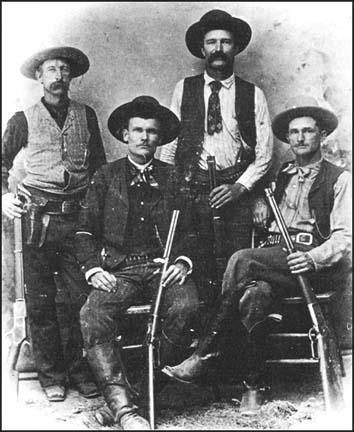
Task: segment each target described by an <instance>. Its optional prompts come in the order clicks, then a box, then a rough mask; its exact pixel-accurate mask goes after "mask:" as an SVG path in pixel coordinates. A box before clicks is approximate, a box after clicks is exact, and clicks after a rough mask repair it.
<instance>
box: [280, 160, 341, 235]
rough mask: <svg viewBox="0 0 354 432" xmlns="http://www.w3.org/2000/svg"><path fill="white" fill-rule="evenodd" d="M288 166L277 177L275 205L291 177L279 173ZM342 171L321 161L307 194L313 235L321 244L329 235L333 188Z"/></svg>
mask: <svg viewBox="0 0 354 432" xmlns="http://www.w3.org/2000/svg"><path fill="white" fill-rule="evenodd" d="M290 163H293V162H290ZM288 164H289V162H286V163H285V164H284V165H283V166H282V168H281V170H280V174H279V176H278V180H277V186H276V189H275V191H274V197H275V200H276V201H277V203H280V200H281V198H282V196H283V194H284V191H285V188H286V187H287V185H288V183H289V181H290V177H291V176H290V175H288V174H286V173H282V172H281V171H282V170H283V169H284V168H285V166H286V165H288ZM343 171H344V170H343V169H342V168H339V167H337V166H336V165H333V164H332V163H330V162H328V161H326V160H323V162H322V164H321V168H320V171H319V173H318V175H317V177H316V178H315V181H314V182H313V184H312V187H311V189H310V192H309V197H308V200H309V207H310V211H311V214H312V216H313V217H314V218H315V221H316V231H317V232H316V231H315V235H317V236H318V239H319V240H320V241H321V242H323V241H325V240H326V239H327V238H328V237H329V235H330V214H331V211H332V208H333V203H334V189H333V187H334V184H335V183H336V181H337V179H338V177H339V176H340V175H341V174H342V172H343Z"/></svg>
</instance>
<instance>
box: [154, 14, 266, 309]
mask: <svg viewBox="0 0 354 432" xmlns="http://www.w3.org/2000/svg"><path fill="white" fill-rule="evenodd" d="M250 39H251V28H250V26H249V25H248V24H247V23H246V22H245V21H243V20H241V19H239V18H235V17H232V16H231V15H229V14H228V13H226V12H224V11H221V10H212V11H209V12H208V13H206V14H205V15H203V16H202V18H201V19H200V21H198V22H197V23H194V24H193V25H191V26H190V27H189V29H188V30H187V33H186V44H187V47H188V49H189V50H190V52H191V53H192V54H193V55H194V56H196V57H198V58H202V59H204V60H205V72H204V73H203V74H201V75H197V76H192V77H188V78H186V79H184V80H182V81H180V82H178V83H177V85H176V88H175V91H174V94H173V97H172V104H171V109H172V111H173V112H175V114H176V115H177V116H178V117H179V118H180V119H181V133H180V135H179V137H178V139H177V140H176V141H174V142H173V143H171V144H168V145H166V146H164V147H163V148H162V150H161V153H160V155H159V157H160V159H161V160H163V161H165V162H169V163H175V165H176V168H177V172H178V174H179V177H180V181H181V188H184V189H185V190H186V192H187V193H188V195H189V200H190V206H191V213H192V215H193V220H194V224H195V228H196V230H197V231H198V232H199V236H198V250H197V251H195V256H194V262H195V273H194V274H195V278H197V280H198V281H199V290H200V295H201V297H203V298H204V299H206V300H209V301H210V302H212V300H213V298H215V295H217V289H215V279H216V272H215V270H216V264H215V263H216V261H215V256H214V252H213V245H214V241H215V240H214V235H213V226H212V223H211V221H212V209H217V210H218V211H219V214H220V216H221V219H222V221H223V223H224V232H223V238H222V239H219V241H220V242H222V244H223V245H224V261H225V263H226V262H227V259H228V258H229V257H230V256H231V254H232V253H233V252H235V251H236V250H239V249H242V248H245V247H249V246H250V242H251V225H252V207H253V205H254V204H255V203H256V202H257V200H255V199H254V198H255V197H256V193H255V187H256V185H260V182H261V181H262V178H263V177H264V175H265V174H266V172H267V171H268V169H269V168H270V164H271V158H272V149H273V141H272V133H271V128H270V119H269V114H268V108H267V103H266V100H265V97H264V94H263V92H262V90H260V89H259V88H258V87H256V86H255V85H254V84H251V83H249V82H247V81H245V80H243V79H241V78H239V77H238V76H237V75H235V74H234V70H233V65H234V58H235V56H236V55H238V54H239V53H241V51H243V50H244V49H245V48H246V46H247V45H248V43H249V41H250ZM208 156H214V157H215V161H216V180H217V187H215V188H214V189H213V190H212V191H211V192H210V189H209V181H208V166H207V158H208ZM256 214H257V212H255V215H256ZM255 217H256V218H257V219H258V220H262V221H263V222H264V221H265V215H263V214H257V215H256V216H255Z"/></svg>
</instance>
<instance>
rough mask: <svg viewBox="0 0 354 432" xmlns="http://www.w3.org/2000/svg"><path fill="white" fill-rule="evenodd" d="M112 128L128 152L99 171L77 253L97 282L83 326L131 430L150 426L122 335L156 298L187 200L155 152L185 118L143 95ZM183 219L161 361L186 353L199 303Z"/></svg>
mask: <svg viewBox="0 0 354 432" xmlns="http://www.w3.org/2000/svg"><path fill="white" fill-rule="evenodd" d="M108 128H109V130H110V132H111V133H112V135H113V136H114V137H115V138H117V139H119V140H120V141H123V142H125V143H127V145H128V156H127V157H125V158H123V159H119V160H117V161H115V162H112V163H109V164H107V165H105V166H104V167H102V168H101V169H99V170H98V171H97V173H96V174H95V176H94V177H93V180H92V182H91V184H90V187H89V190H88V193H87V196H86V200H85V205H84V207H83V209H82V211H81V213H80V221H79V230H78V231H77V233H76V248H77V252H76V256H77V258H78V260H79V262H80V263H81V265H82V267H81V269H82V271H83V272H84V274H85V277H86V279H87V281H88V282H89V283H90V284H91V285H92V286H93V288H94V289H93V291H92V292H91V294H90V295H89V297H88V299H87V301H86V303H85V305H84V307H83V308H82V310H81V327H82V332H83V337H84V345H85V348H86V351H87V356H88V360H89V362H90V365H91V368H92V370H93V371H94V373H95V375H96V379H97V382H98V384H99V385H100V389H101V391H102V393H103V395H104V398H105V400H106V402H107V405H108V407H109V409H110V411H111V414H112V415H113V421H114V422H115V423H117V424H119V425H120V426H121V427H122V429H124V430H131V429H134V430H141V429H144V430H145V429H150V427H149V423H148V422H147V421H146V420H145V419H144V418H143V417H141V416H140V415H138V413H137V408H138V407H137V406H136V405H134V404H133V402H132V393H131V392H130V388H129V386H128V384H127V379H126V376H125V373H124V365H123V363H122V359H121V357H120V351H119V347H118V344H117V336H118V335H119V334H120V333H119V332H120V331H121V326H122V320H123V321H124V312H125V310H126V309H127V308H128V307H129V306H131V305H133V304H137V303H138V302H143V303H149V302H152V301H153V299H154V298H155V296H156V293H157V288H158V285H159V281H160V279H161V274H160V272H159V268H160V266H161V257H162V256H163V249H164V247H165V242H166V238H167V234H168V230H169V225H170V219H171V214H172V210H173V209H174V208H179V207H180V206H179V205H178V201H179V200H176V195H177V188H176V185H175V176H174V168H173V166H171V165H168V164H166V163H164V162H161V161H159V160H157V159H154V154H155V151H156V147H157V146H160V145H164V144H166V143H168V142H170V141H172V140H173V139H175V137H176V136H177V134H178V132H179V121H178V118H177V117H176V116H175V115H174V114H173V113H172V112H171V111H170V110H169V109H167V108H165V107H163V106H161V105H160V104H159V103H158V101H157V100H156V99H154V98H152V97H149V96H140V97H137V98H135V99H134V100H133V101H132V102H129V103H126V104H124V105H121V106H120V107H118V108H117V109H116V110H114V111H113V113H112V114H111V116H110V118H109V120H108ZM184 225H185V224H184V216H183V214H182V216H181V217H180V221H179V223H178V225H177V230H178V231H177V233H176V239H175V241H174V244H173V247H172V257H171V263H172V264H171V265H170V266H169V268H168V270H167V273H166V275H165V279H164V285H165V291H164V296H163V300H162V304H161V318H162V320H163V325H162V332H161V337H160V359H161V362H162V364H165V363H166V362H176V361H179V360H177V359H178V358H180V359H181V358H183V355H185V349H186V348H187V347H188V346H189V345H190V343H191V340H190V334H191V332H190V325H191V323H192V321H193V320H194V319H195V318H196V313H197V311H198V307H199V302H198V296H197V291H196V288H195V285H194V283H193V282H192V281H191V280H190V279H189V278H187V275H188V274H189V273H190V272H191V270H192V263H191V261H190V259H189V258H188V257H186V256H184V254H185V251H186V249H187V247H188V245H189V239H188V231H187V228H186V227H185V226H184ZM187 225H188V224H187ZM159 261H160V264H159ZM120 323H121V324H120ZM145 372H146V370H145Z"/></svg>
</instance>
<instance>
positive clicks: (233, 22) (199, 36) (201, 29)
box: [186, 18, 252, 59]
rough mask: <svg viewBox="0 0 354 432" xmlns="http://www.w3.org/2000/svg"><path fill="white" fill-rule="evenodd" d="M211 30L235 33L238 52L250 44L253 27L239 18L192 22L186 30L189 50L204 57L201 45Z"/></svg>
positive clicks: (197, 55) (196, 55)
mask: <svg viewBox="0 0 354 432" xmlns="http://www.w3.org/2000/svg"><path fill="white" fill-rule="evenodd" d="M210 30H228V31H230V32H231V33H232V34H233V35H234V40H235V43H236V45H237V46H238V48H239V51H238V54H239V53H240V52H241V51H243V50H244V49H245V48H246V46H247V45H248V44H249V42H250V40H251V36H252V29H251V27H250V26H249V24H248V23H246V21H243V20H241V19H239V18H231V19H230V20H227V21H225V22H224V23H220V22H218V23H212V22H211V23H204V24H203V23H200V22H199V21H198V22H196V23H194V24H192V25H191V26H190V27H189V28H188V30H187V32H186V45H187V47H188V49H189V51H190V52H191V53H192V54H193V55H194V56H195V57H199V58H201V59H202V58H204V55H203V54H202V51H201V47H202V43H203V38H204V35H205V33H207V32H208V31H210Z"/></svg>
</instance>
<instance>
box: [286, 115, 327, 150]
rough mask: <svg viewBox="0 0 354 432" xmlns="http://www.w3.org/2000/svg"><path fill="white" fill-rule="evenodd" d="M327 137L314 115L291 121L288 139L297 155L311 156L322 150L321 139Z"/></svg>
mask: <svg viewBox="0 0 354 432" xmlns="http://www.w3.org/2000/svg"><path fill="white" fill-rule="evenodd" d="M325 137H326V132H325V131H322V132H321V131H320V129H319V127H318V126H317V124H316V120H315V119H313V118H312V117H298V118H295V119H293V120H291V122H290V123H289V132H288V140H289V143H290V146H291V149H292V150H293V152H294V153H295V155H296V156H305V157H309V156H312V155H313V154H315V153H316V152H319V151H320V146H321V141H322V140H323V139H324V138H325Z"/></svg>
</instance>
